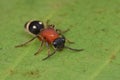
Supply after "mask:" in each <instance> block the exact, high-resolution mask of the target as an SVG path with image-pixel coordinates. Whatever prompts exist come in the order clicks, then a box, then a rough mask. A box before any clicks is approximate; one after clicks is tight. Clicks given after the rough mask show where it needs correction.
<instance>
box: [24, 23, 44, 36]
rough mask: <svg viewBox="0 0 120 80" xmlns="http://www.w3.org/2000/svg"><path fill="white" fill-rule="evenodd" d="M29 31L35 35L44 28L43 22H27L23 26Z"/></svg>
mask: <svg viewBox="0 0 120 80" xmlns="http://www.w3.org/2000/svg"><path fill="white" fill-rule="evenodd" d="M25 28H26V29H27V30H28V31H29V32H30V33H32V34H34V35H37V34H39V33H40V31H41V30H42V29H43V28H44V24H43V23H42V22H40V21H32V22H28V23H27V24H26V27H25Z"/></svg>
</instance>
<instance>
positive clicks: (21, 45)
mask: <svg viewBox="0 0 120 80" xmlns="http://www.w3.org/2000/svg"><path fill="white" fill-rule="evenodd" d="M36 38H37V36H35V37H33V38H32V39H30V40H29V41H26V42H25V43H23V44H20V45H17V46H15V47H16V48H17V47H23V46H25V45H27V44H28V43H30V42H31V41H33V40H34V39H36Z"/></svg>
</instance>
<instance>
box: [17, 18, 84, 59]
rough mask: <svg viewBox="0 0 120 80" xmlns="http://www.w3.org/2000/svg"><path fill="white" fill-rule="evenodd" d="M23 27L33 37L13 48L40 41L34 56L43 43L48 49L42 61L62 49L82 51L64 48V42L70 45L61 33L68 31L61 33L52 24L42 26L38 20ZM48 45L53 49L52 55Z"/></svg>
mask: <svg viewBox="0 0 120 80" xmlns="http://www.w3.org/2000/svg"><path fill="white" fill-rule="evenodd" d="M24 27H25V29H26V30H27V31H28V32H29V33H30V34H32V35H34V37H33V38H32V39H30V40H29V41H27V42H25V43H23V44H20V45H17V46H15V47H22V46H24V45H26V44H28V43H29V42H31V41H33V40H34V39H36V38H38V39H39V40H40V41H41V46H40V48H39V49H38V51H37V52H36V53H35V54H34V55H37V54H38V53H39V52H40V51H41V49H42V46H43V45H44V43H45V44H46V46H47V48H48V56H47V57H45V58H43V60H46V59H47V58H49V57H50V56H52V55H53V54H55V53H56V51H60V50H63V48H67V49H70V50H73V51H82V50H83V49H73V48H70V47H68V46H66V45H65V42H69V43H72V42H70V41H69V40H67V39H65V37H64V36H63V33H65V32H67V31H68V30H65V31H61V30H59V29H55V28H54V25H52V24H51V25H49V24H48V22H46V24H44V23H43V22H41V21H39V20H34V21H29V22H27V23H26V24H25V26H24ZM50 45H52V46H53V49H54V51H53V52H52V53H50V48H49V46H50Z"/></svg>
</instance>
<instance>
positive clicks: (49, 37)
mask: <svg viewBox="0 0 120 80" xmlns="http://www.w3.org/2000/svg"><path fill="white" fill-rule="evenodd" d="M40 35H41V36H42V37H43V38H44V39H45V40H46V42H48V43H52V42H53V41H54V40H55V39H56V38H58V37H59V34H58V33H57V32H56V31H55V30H54V29H53V28H46V29H44V30H43V31H41V32H40Z"/></svg>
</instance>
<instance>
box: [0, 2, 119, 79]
mask: <svg viewBox="0 0 120 80" xmlns="http://www.w3.org/2000/svg"><path fill="white" fill-rule="evenodd" d="M119 5H120V0H11V1H10V0H1V1H0V19H1V21H0V80H119V79H120V76H119V74H120V8H119ZM35 19H37V20H41V21H43V22H46V20H48V19H49V20H50V23H51V24H55V25H56V28H57V29H61V30H65V29H68V28H69V29H70V31H69V32H67V33H65V34H64V35H65V37H66V38H67V39H69V40H71V41H74V42H75V44H68V43H66V45H67V46H70V47H72V48H78V49H84V51H82V52H73V51H70V50H68V49H64V50H63V51H60V52H57V53H56V54H55V55H53V56H51V57H50V58H49V59H47V60H46V61H42V59H43V58H44V57H46V56H47V52H48V51H47V48H46V47H44V48H43V50H42V51H41V52H40V54H39V55H37V56H34V53H35V52H36V51H37V50H38V48H39V46H40V43H41V42H40V41H39V40H34V41H33V42H31V43H30V44H28V45H27V46H24V47H21V48H15V47H14V46H16V45H18V44H21V43H23V42H25V41H27V40H29V39H31V38H32V37H33V36H31V35H29V34H28V33H27V32H25V31H24V24H25V23H26V22H27V21H29V20H35ZM51 52H52V49H51Z"/></svg>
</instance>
